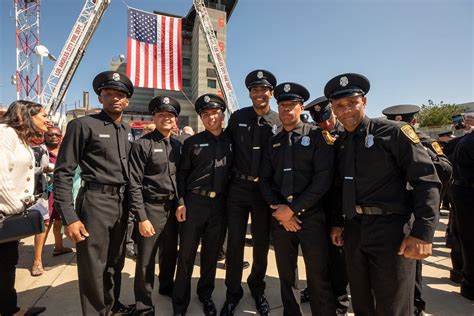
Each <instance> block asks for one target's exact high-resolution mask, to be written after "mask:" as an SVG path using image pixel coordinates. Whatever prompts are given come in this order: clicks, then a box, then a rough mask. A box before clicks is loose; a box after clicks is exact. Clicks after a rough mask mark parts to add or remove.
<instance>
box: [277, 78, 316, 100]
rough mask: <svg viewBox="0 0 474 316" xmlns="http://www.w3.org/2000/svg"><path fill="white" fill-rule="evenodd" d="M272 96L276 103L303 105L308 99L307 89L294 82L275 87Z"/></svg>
mask: <svg viewBox="0 0 474 316" xmlns="http://www.w3.org/2000/svg"><path fill="white" fill-rule="evenodd" d="M273 94H274V95H275V99H276V100H277V103H279V102H282V101H299V102H302V103H303V102H305V101H307V100H308V99H309V91H308V89H306V88H305V87H303V86H302V85H300V84H297V83H294V82H284V83H280V84H279V85H278V86H276V88H275V92H274V93H273Z"/></svg>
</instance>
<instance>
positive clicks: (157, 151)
mask: <svg viewBox="0 0 474 316" xmlns="http://www.w3.org/2000/svg"><path fill="white" fill-rule="evenodd" d="M180 153H181V143H180V142H179V141H178V140H177V139H174V138H168V139H166V138H164V136H163V135H162V134H161V133H160V132H159V131H158V130H154V131H153V132H151V133H148V134H146V135H145V136H143V137H142V138H140V139H138V140H136V141H135V142H134V143H133V145H132V150H131V153H130V206H131V209H130V211H132V212H134V213H137V215H138V219H139V221H144V220H146V219H147V215H146V212H145V208H144V204H143V201H144V200H147V199H153V198H156V197H164V196H168V197H169V198H170V199H173V196H176V195H177V183H176V173H177V167H178V166H179V161H180V157H181V154H180Z"/></svg>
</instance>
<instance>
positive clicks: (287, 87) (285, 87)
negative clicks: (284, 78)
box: [283, 83, 291, 92]
mask: <svg viewBox="0 0 474 316" xmlns="http://www.w3.org/2000/svg"><path fill="white" fill-rule="evenodd" d="M290 90H291V86H290V84H289V83H285V85H284V86H283V91H285V92H290Z"/></svg>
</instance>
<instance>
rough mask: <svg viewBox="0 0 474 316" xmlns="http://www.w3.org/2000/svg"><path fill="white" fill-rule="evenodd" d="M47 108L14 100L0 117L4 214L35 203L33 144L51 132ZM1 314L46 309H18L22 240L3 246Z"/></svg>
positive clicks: (0, 245)
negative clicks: (17, 282) (34, 140)
mask: <svg viewBox="0 0 474 316" xmlns="http://www.w3.org/2000/svg"><path fill="white" fill-rule="evenodd" d="M48 126H49V120H48V116H47V114H46V112H45V111H44V109H43V107H42V106H41V105H40V104H38V103H34V102H30V101H22V100H20V101H14V102H13V103H11V104H10V106H9V107H8V110H7V112H6V113H5V114H4V116H3V117H2V118H0V212H1V213H3V214H4V215H12V214H18V213H21V212H23V211H24V210H25V209H26V208H27V207H28V206H29V205H31V204H32V202H33V190H34V171H35V169H34V166H35V161H34V155H33V151H32V150H31V148H30V146H29V144H30V142H31V140H32V139H33V138H35V137H41V136H42V134H44V133H45V132H46V131H47V130H48ZM0 254H1V256H0V280H1V281H0V315H15V316H18V315H25V314H26V313H27V314H28V315H38V314H40V313H42V312H43V311H44V310H45V308H44V307H32V308H30V309H21V308H19V307H18V306H17V295H16V290H15V269H16V267H15V266H16V264H17V263H18V241H12V242H7V243H0Z"/></svg>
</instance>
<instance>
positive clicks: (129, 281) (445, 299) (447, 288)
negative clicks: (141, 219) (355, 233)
mask: <svg viewBox="0 0 474 316" xmlns="http://www.w3.org/2000/svg"><path fill="white" fill-rule="evenodd" d="M446 222H447V217H442V219H441V222H440V224H439V227H438V231H437V232H436V236H435V240H434V248H435V249H434V255H433V256H432V257H430V258H429V259H428V260H426V261H425V262H424V270H423V276H424V280H423V281H424V284H425V287H424V289H425V300H426V301H427V313H428V314H432V315H439V316H442V315H444V316H452V315H470V316H473V315H474V302H473V301H469V300H467V299H465V298H463V297H462V296H460V295H459V294H458V293H459V286H458V285H457V284H455V283H453V282H451V281H450V280H449V269H450V267H451V262H450V259H449V249H447V248H446V247H445V244H444V241H445V239H444V231H445V229H446ZM52 240H53V237H52V235H51V236H50V237H49V238H48V242H47V245H46V247H45V251H44V255H43V258H44V259H43V264H44V266H45V270H46V271H45V273H44V274H43V275H42V276H41V277H36V278H34V277H31V276H30V272H29V269H30V268H31V263H32V260H33V246H32V244H33V238H28V239H25V240H23V244H22V246H20V262H19V264H18V269H17V279H16V288H17V291H18V296H19V304H20V306H25V307H26V306H33V305H36V306H46V307H47V311H46V312H45V313H44V314H43V315H80V304H79V295H78V285H77V270H76V256H75V254H66V255H63V256H59V257H52V255H51V254H52V251H53V245H52ZM65 243H66V245H69V246H71V244H69V242H68V241H66V242H65ZM245 258H246V259H247V260H249V261H251V248H250V247H246V248H245ZM299 267H300V273H299V275H300V277H301V278H303V277H304V276H305V272H304V264H303V261H302V258H301V257H300V258H299ZM134 268H135V264H134V262H133V261H132V260H129V259H127V260H126V264H125V269H124V271H123V284H122V301H123V302H124V303H127V304H130V303H133V275H134ZM157 271H158V266H157ZM248 273H249V269H247V270H245V271H244V278H243V280H246V277H247V275H248ZM198 276H199V257H198V258H197V260H196V265H195V269H194V273H193V284H192V295H193V296H192V300H191V305H190V307H189V310H188V315H202V314H203V313H202V312H201V305H200V303H199V301H198V299H197V297H196V295H195V294H194V293H195V289H196V283H197V278H198ZM224 276H225V270H223V269H222V265H221V264H219V266H218V271H217V279H216V289H215V291H214V301H215V302H216V304H217V306H218V308H220V306H221V305H222V304H223V303H224V300H225V285H224ZM266 281H267V292H266V295H267V297H268V300H269V302H270V305H271V306H272V315H282V314H283V310H282V307H281V300H280V294H279V283H278V274H277V271H276V266H275V260H274V253H273V250H270V254H269V268H268V271H267V280H266ZM157 282H158V281H156V283H157ZM301 285H302V286H304V280H302V282H301ZM244 290H245V293H244V298H243V300H242V301H241V303H240V304H239V306H238V310H237V312H236V315H253V314H256V313H255V307H254V302H253V300H252V299H251V297H250V294H249V292H248V288H247V287H246V286H245V285H244ZM155 299H156V306H157V307H158V312H157V313H156V314H157V315H171V314H172V308H171V300H170V299H169V298H168V297H164V296H160V295H159V294H158V293H156V295H155ZM304 305H305V306H304V311H305V313H306V315H311V312H310V309H309V306H308V304H304Z"/></svg>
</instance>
